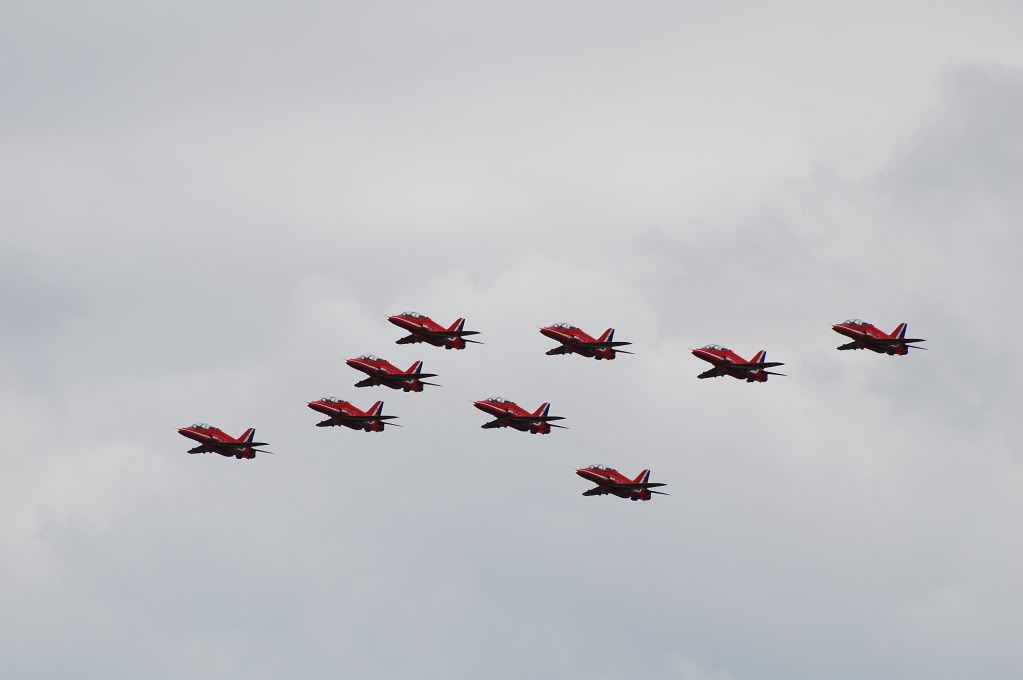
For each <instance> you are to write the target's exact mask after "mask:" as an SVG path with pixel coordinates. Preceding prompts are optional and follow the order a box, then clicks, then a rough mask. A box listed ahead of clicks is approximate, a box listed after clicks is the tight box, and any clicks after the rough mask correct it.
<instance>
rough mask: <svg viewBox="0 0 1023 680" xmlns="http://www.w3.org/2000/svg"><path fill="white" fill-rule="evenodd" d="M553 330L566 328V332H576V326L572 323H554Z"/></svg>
mask: <svg viewBox="0 0 1023 680" xmlns="http://www.w3.org/2000/svg"><path fill="white" fill-rule="evenodd" d="M551 328H564V329H565V330H569V331H570V330H575V326H573V325H572V324H570V323H552V324H551Z"/></svg>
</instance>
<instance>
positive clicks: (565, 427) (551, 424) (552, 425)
mask: <svg viewBox="0 0 1023 680" xmlns="http://www.w3.org/2000/svg"><path fill="white" fill-rule="evenodd" d="M547 427H557V428H561V429H562V430H570V429H572V428H570V427H568V426H566V425H555V424H554V423H547Z"/></svg>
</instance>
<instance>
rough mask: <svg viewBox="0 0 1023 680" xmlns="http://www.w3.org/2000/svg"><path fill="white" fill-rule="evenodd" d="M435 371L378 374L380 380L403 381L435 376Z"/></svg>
mask: <svg viewBox="0 0 1023 680" xmlns="http://www.w3.org/2000/svg"><path fill="white" fill-rule="evenodd" d="M436 377H437V374H436V373H388V374H387V375H382V376H380V379H381V380H394V381H405V380H419V379H420V378H436Z"/></svg>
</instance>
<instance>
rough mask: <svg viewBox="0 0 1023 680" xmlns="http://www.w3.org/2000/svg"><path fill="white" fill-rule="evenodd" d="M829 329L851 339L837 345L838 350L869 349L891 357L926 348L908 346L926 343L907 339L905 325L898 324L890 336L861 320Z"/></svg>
mask: <svg viewBox="0 0 1023 680" xmlns="http://www.w3.org/2000/svg"><path fill="white" fill-rule="evenodd" d="M831 328H832V329H833V330H834V331H835V332H836V333H841V334H842V335H844V336H846V337H847V338H852V342H847V343H845V344H844V345H839V346H838V349H869V350H871V351H872V352H877V353H878V354H889V355H891V356H895V355H896V354H898V355H900V356H902V355H906V354H909V348H910V347H912V348H913V349H927V348H926V347H917V346H916V345H912V344H910V343H913V342H926V340H923V339H922V338H907V337H906V328H907V326H906V324H905V323H900V324H899V325H898V326H896V327H895V330H894V331H892V332H891V334H888V333H885V332H884V331H882V330H881V329H879V328H877V327H876V326H874V325H873V324H870V323H867V322H866V321H863V320H862V319H848V320H847V321H843V322H842V323H836V324H835V325H833V326H832V327H831Z"/></svg>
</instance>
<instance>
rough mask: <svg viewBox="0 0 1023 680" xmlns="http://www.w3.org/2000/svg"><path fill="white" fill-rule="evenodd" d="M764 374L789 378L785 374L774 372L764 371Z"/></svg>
mask: <svg viewBox="0 0 1023 680" xmlns="http://www.w3.org/2000/svg"><path fill="white" fill-rule="evenodd" d="M764 373H766V374H767V375H780V376H781V377H783V378H787V377H788V376H787V375H785V374H784V373H775V372H774V371H764Z"/></svg>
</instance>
